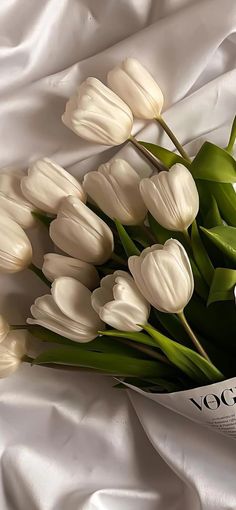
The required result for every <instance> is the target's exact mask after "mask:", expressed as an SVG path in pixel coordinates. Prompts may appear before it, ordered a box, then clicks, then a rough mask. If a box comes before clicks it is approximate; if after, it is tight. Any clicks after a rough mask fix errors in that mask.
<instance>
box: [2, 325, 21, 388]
mask: <svg viewBox="0 0 236 510" xmlns="http://www.w3.org/2000/svg"><path fill="white" fill-rule="evenodd" d="M26 352H27V333H26V331H25V330H15V331H14V330H13V331H10V333H8V335H7V337H6V338H5V340H3V342H1V343H0V378H3V377H8V376H9V375H11V374H13V373H14V372H15V371H16V370H17V369H18V368H19V366H20V365H21V363H22V358H23V357H24V356H25V355H26Z"/></svg>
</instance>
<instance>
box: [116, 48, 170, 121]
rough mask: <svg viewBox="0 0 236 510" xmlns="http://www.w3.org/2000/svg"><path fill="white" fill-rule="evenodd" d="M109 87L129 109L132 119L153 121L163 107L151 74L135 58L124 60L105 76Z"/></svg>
mask: <svg viewBox="0 0 236 510" xmlns="http://www.w3.org/2000/svg"><path fill="white" fill-rule="evenodd" d="M107 81H108V85H109V87H111V89H112V90H114V92H116V94H118V96H120V97H121V98H122V99H123V100H124V101H125V102H126V103H127V104H128V105H129V107H130V108H131V110H132V112H133V114H134V117H138V118H140V119H153V118H155V117H158V116H159V115H160V113H161V110H162V107H163V102H164V98H163V94H162V91H161V89H160V87H159V85H158V84H157V83H156V81H155V80H154V78H153V77H152V76H151V74H150V73H149V72H148V71H147V69H146V68H145V67H144V66H143V65H142V64H141V63H140V62H139V61H138V60H136V59H135V58H126V60H124V61H123V62H122V63H121V64H119V65H118V66H116V67H115V68H114V69H112V70H111V71H110V72H109V73H108V76H107Z"/></svg>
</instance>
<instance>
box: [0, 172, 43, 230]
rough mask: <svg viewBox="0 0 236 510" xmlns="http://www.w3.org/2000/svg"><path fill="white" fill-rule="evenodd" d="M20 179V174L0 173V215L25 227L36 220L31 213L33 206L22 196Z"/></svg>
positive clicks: (30, 225)
mask: <svg viewBox="0 0 236 510" xmlns="http://www.w3.org/2000/svg"><path fill="white" fill-rule="evenodd" d="M21 179H22V176H21V175H15V174H11V173H8V174H4V173H2V174H0V215H1V216H2V215H6V216H8V217H9V218H11V219H12V220H14V221H16V222H17V223H18V224H19V225H21V227H22V228H25V229H27V228H30V227H32V226H33V225H34V224H35V222H36V220H35V219H34V217H33V215H32V211H33V210H35V207H34V206H33V205H32V204H31V203H30V202H28V201H27V200H26V198H25V197H24V195H23V193H22V191H21Z"/></svg>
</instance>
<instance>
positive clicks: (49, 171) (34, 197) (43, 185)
mask: <svg viewBox="0 0 236 510" xmlns="http://www.w3.org/2000/svg"><path fill="white" fill-rule="evenodd" d="M21 189H22V192H23V193H24V195H25V196H26V198H28V200H30V201H31V202H32V203H33V204H34V205H36V207H38V208H39V209H42V210H43V211H45V212H48V213H52V214H56V213H57V211H58V209H59V206H60V202H61V200H62V199H63V198H65V197H68V196H69V195H74V196H76V197H78V198H79V199H80V200H82V201H83V202H85V200H86V196H85V193H84V190H83V188H82V186H81V184H80V183H79V182H78V181H77V179H75V177H73V176H72V175H71V174H69V172H67V171H66V170H65V169H64V168H62V167H61V166H60V165H58V164H57V163H55V162H54V161H51V160H50V159H48V158H44V159H39V160H38V161H36V162H35V163H33V164H32V166H31V167H30V168H29V170H28V175H27V176H26V177H23V179H22V180H21Z"/></svg>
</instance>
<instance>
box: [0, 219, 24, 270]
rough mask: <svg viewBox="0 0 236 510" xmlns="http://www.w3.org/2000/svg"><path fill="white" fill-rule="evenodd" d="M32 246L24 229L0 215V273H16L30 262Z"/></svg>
mask: <svg viewBox="0 0 236 510" xmlns="http://www.w3.org/2000/svg"><path fill="white" fill-rule="evenodd" d="M31 260H32V247H31V244H30V241H29V239H28V237H27V235H26V234H25V232H24V230H23V229H22V228H21V227H20V225H18V224H17V223H16V222H15V221H13V220H11V219H10V218H8V217H7V216H0V273H17V272H18V271H22V270H23V269H26V267H28V266H29V265H30V264H31Z"/></svg>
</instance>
